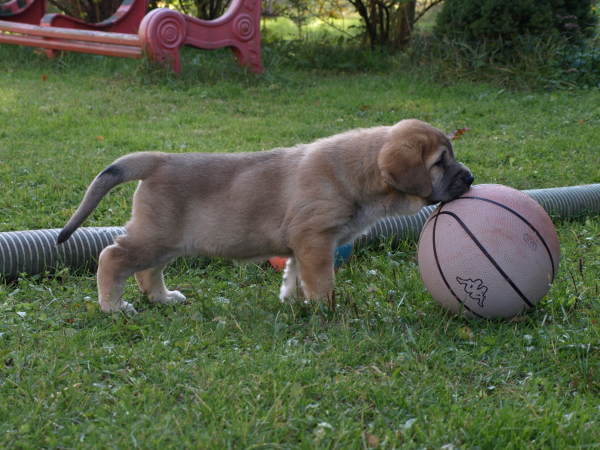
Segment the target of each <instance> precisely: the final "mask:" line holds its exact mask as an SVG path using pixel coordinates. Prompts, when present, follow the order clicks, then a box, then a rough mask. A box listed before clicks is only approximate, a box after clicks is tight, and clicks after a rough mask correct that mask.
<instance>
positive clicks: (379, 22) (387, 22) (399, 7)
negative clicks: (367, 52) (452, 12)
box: [349, 0, 443, 49]
mask: <svg viewBox="0 0 600 450" xmlns="http://www.w3.org/2000/svg"><path fill="white" fill-rule="evenodd" d="M442 1H443V0H423V1H417V0H349V2H350V3H351V4H352V5H353V6H354V8H355V9H356V11H357V12H358V14H359V15H360V17H361V18H362V19H363V21H364V24H365V33H366V38H367V40H368V41H369V44H370V45H371V47H376V46H394V47H396V48H399V49H403V48H405V47H406V46H407V45H408V44H409V43H410V39H411V36H412V33H413V29H414V25H415V23H416V22H417V21H418V20H419V19H420V18H421V17H423V15H424V14H425V13H426V12H427V11H429V9H431V8H432V7H433V6H435V5H437V4H438V3H441V2H442Z"/></svg>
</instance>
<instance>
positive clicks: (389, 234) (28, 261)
mask: <svg viewBox="0 0 600 450" xmlns="http://www.w3.org/2000/svg"><path fill="white" fill-rule="evenodd" d="M524 192H525V193H527V194H529V195H530V196H531V197H533V198H534V199H535V200H537V201H538V203H540V204H541V205H542V206H543V207H544V209H545V210H546V211H547V212H548V213H549V214H551V215H553V216H554V217H556V218H559V219H561V218H568V217H573V216H577V215H580V214H582V213H585V212H590V213H592V214H600V184H591V185H586V186H571V187H562V188H550V189H535V190H529V191H524ZM434 209H435V205H433V206H427V207H425V208H423V209H422V210H421V211H420V212H419V213H418V214H415V215H413V216H396V217H391V218H388V219H384V220H382V221H381V222H379V223H378V224H376V225H375V226H373V227H372V228H371V229H370V230H369V231H368V232H367V233H365V234H364V235H363V236H361V237H360V238H359V239H358V242H362V243H374V242H377V241H378V240H379V239H382V238H383V239H390V238H391V239H392V245H397V243H398V241H400V240H403V239H410V238H417V237H418V235H419V233H420V232H421V230H422V228H423V225H424V224H425V222H426V221H427V218H428V217H429V215H430V214H431V213H432V211H433V210H434ZM59 232H60V230H59V229H52V230H31V231H10V232H4V233H0V278H2V279H3V280H4V281H13V280H15V279H17V278H18V277H19V276H20V275H28V276H32V275H37V274H41V273H45V272H48V273H52V272H54V271H56V270H57V269H59V268H61V267H69V268H71V269H74V270H79V269H87V270H90V271H94V270H96V268H97V259H98V255H99V254H100V252H101V251H102V249H103V248H104V247H107V246H108V245H110V244H112V243H113V242H114V239H115V237H116V236H118V235H121V234H124V232H125V229H124V228H122V227H96V228H80V229H78V230H77V231H76V232H75V233H74V234H73V236H71V238H70V239H69V240H68V241H67V242H65V243H63V244H61V245H59V246H58V247H57V246H56V237H57V236H58V233H59Z"/></svg>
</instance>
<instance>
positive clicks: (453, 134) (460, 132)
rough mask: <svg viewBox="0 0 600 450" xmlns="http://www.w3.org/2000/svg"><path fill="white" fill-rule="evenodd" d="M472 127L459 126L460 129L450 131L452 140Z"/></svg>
mask: <svg viewBox="0 0 600 450" xmlns="http://www.w3.org/2000/svg"><path fill="white" fill-rule="evenodd" d="M470 129H471V128H470V127H465V128H459V129H458V130H456V131H455V132H454V133H450V134H449V135H448V137H449V138H450V139H452V140H455V139H458V138H459V137H460V136H461V135H463V134H465V133H466V132H467V131H469V130H470Z"/></svg>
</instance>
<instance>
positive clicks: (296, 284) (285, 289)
mask: <svg viewBox="0 0 600 450" xmlns="http://www.w3.org/2000/svg"><path fill="white" fill-rule="evenodd" d="M302 297H304V293H303V292H302V286H301V282H300V273H299V272H298V263H297V262H296V258H294V257H293V256H292V257H291V258H289V259H288V261H287V264H286V265H285V271H284V272H283V284H282V285H281V292H280V294H279V298H280V299H281V301H282V302H283V301H285V300H287V299H288V298H296V299H298V298H302Z"/></svg>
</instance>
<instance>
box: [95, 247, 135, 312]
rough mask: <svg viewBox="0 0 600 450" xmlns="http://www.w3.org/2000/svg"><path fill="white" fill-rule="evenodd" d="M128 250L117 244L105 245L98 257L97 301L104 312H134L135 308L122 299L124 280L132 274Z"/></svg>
mask: <svg viewBox="0 0 600 450" xmlns="http://www.w3.org/2000/svg"><path fill="white" fill-rule="evenodd" d="M131 259H132V258H131V255H130V252H129V251H128V250H127V249H126V248H124V247H122V246H121V245H119V244H113V245H110V246H108V247H106V248H105V249H104V250H102V253H100V257H99V259H98V296H99V298H98V301H99V303H100V307H101V308H102V311H104V312H105V313H111V312H117V311H124V312H128V313H136V310H135V308H134V307H133V306H132V305H131V304H130V303H127V302H126V301H124V300H123V293H124V291H125V282H126V281H127V278H129V277H130V276H131V275H133V272H134V270H133V268H132V267H133V264H132V260H131Z"/></svg>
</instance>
